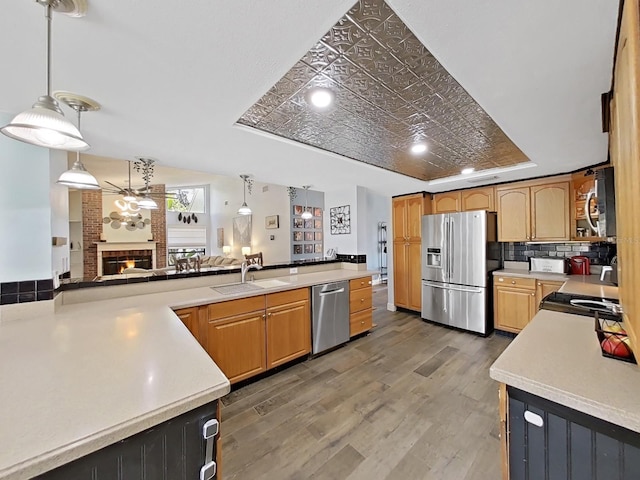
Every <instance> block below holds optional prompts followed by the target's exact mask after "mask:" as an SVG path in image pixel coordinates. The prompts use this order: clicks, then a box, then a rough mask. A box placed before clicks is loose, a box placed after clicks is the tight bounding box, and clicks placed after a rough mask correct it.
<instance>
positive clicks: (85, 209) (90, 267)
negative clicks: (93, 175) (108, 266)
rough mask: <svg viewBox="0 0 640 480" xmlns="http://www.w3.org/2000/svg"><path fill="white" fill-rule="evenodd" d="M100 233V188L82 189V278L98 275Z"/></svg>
mask: <svg viewBox="0 0 640 480" xmlns="http://www.w3.org/2000/svg"><path fill="white" fill-rule="evenodd" d="M101 233H102V190H83V191H82V257H83V260H84V278H90V279H91V278H94V277H96V276H97V275H98V264H97V261H98V247H97V246H96V244H95V243H94V242H99V241H100V234H101Z"/></svg>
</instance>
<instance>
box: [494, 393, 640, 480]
mask: <svg viewBox="0 0 640 480" xmlns="http://www.w3.org/2000/svg"><path fill="white" fill-rule="evenodd" d="M500 402H501V405H500V413H501V442H502V452H503V458H502V459H503V479H504V480H508V479H510V480H527V479H548V480H567V479H573V480H582V479H593V480H613V479H616V480H632V479H638V478H640V434H638V433H636V432H633V431H631V430H628V429H626V428H623V427H620V426H618V425H614V424H612V423H609V422H606V421H604V420H601V419H599V418H595V417H592V416H590V415H587V414H584V413H582V412H578V411H576V410H573V409H571V408H568V407H565V406H563V405H559V404H557V403H554V402H551V401H549V400H546V399H544V398H540V397H538V396H535V395H532V394H530V393H527V392H523V391H521V390H518V389H515V388H512V387H509V386H507V387H506V389H505V387H504V385H502V386H501V390H500Z"/></svg>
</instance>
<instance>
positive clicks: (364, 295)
mask: <svg viewBox="0 0 640 480" xmlns="http://www.w3.org/2000/svg"><path fill="white" fill-rule="evenodd" d="M371 283H372V282H371V277H362V278H356V279H353V280H351V281H350V282H349V335H350V336H351V337H353V336H355V335H359V334H361V333H364V332H366V331H368V330H371V328H372V327H373V308H372V303H373V292H372V286H371Z"/></svg>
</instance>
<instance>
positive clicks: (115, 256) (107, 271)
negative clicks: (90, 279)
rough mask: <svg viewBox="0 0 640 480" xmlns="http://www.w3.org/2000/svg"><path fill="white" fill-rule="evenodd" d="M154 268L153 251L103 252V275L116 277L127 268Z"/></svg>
mask: <svg viewBox="0 0 640 480" xmlns="http://www.w3.org/2000/svg"><path fill="white" fill-rule="evenodd" d="M133 267H135V268H146V269H149V268H152V251H151V250H126V251H112V252H110V251H107V252H102V274H103V275H116V274H118V273H122V272H123V271H124V269H125V268H133Z"/></svg>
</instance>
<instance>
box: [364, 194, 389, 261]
mask: <svg viewBox="0 0 640 480" xmlns="http://www.w3.org/2000/svg"><path fill="white" fill-rule="evenodd" d="M365 198H366V205H367V211H366V228H365V229H364V230H365V233H364V236H365V239H366V242H365V249H364V253H366V255H367V268H368V269H369V270H379V269H380V248H381V247H380V245H379V243H378V223H379V222H386V224H387V245H388V241H389V240H390V235H389V234H390V233H391V197H387V196H384V195H379V194H377V193H375V192H373V191H371V190H368V189H366V196H365ZM387 250H388V248H387ZM389 258H390V257H389V256H388V252H387V265H389V264H390V263H391V262H389Z"/></svg>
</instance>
